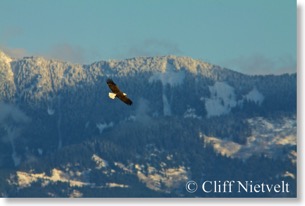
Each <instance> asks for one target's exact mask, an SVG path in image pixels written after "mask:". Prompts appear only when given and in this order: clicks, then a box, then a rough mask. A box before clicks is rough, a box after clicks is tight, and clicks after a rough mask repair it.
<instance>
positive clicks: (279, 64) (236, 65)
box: [222, 54, 296, 74]
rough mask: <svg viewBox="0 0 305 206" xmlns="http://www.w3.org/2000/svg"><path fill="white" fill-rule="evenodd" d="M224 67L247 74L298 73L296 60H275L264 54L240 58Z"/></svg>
mask: <svg viewBox="0 0 305 206" xmlns="http://www.w3.org/2000/svg"><path fill="white" fill-rule="evenodd" d="M222 65H223V66H225V67H227V68H230V69H234V70H237V71H239V72H242V73H245V74H283V73H294V72H296V60H295V59H294V58H293V57H292V56H290V55H287V56H281V57H278V58H274V59H271V58H268V57H266V56H264V55H262V54H254V55H251V56H240V57H238V58H235V59H230V60H227V61H225V62H224V63H223V64H222Z"/></svg>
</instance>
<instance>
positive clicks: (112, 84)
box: [107, 79, 122, 94]
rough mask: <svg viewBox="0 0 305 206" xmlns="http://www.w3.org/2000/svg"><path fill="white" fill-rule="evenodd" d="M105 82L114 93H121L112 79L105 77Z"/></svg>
mask: <svg viewBox="0 0 305 206" xmlns="http://www.w3.org/2000/svg"><path fill="white" fill-rule="evenodd" d="M107 84H108V87H109V88H110V89H111V91H112V92H113V93H115V94H118V93H122V92H121V91H120V89H119V87H118V86H117V85H116V84H115V83H114V82H113V81H112V79H107Z"/></svg>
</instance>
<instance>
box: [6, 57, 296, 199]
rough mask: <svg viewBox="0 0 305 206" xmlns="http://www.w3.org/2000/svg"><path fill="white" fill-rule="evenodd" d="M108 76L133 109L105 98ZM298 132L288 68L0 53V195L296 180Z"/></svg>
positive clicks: (132, 192) (151, 190)
mask: <svg viewBox="0 0 305 206" xmlns="http://www.w3.org/2000/svg"><path fill="white" fill-rule="evenodd" d="M107 78H112V79H113V81H114V82H115V83H116V84H117V85H118V86H119V88H120V89H121V90H122V91H123V92H125V93H127V95H128V97H129V98H131V100H132V101H133V105H132V106H128V105H125V104H124V103H123V102H121V101H120V100H118V99H115V100H112V99H110V98H109V97H108V93H109V92H110V90H109V88H108V86H107V84H106V80H107ZM296 130H297V127H296V74H284V75H279V76H276V75H267V76H262V75H256V76H249V75H245V74H242V73H238V72H235V71H232V70H229V69H226V68H222V67H220V66H217V65H212V64H209V63H205V62H202V61H199V60H194V59H192V58H189V57H177V56H160V57H137V58H132V59H126V60H121V61H118V60H110V61H99V62H95V63H92V64H90V65H79V64H70V63H67V62H62V61H57V60H48V59H45V58H42V57H25V58H23V59H13V58H10V57H8V56H7V55H6V54H4V53H3V52H0V139H1V141H2V144H1V145H0V173H1V179H0V185H1V186H0V194H1V196H15V197H18V196H23V195H24V196H26V195H30V196H31V195H32V196H52V197H57V196H60V197H81V196H95V197H96V196H103V195H105V196H114V197H115V196H157V197H160V196H172V197H180V196H190V195H191V194H188V193H186V191H185V188H184V185H185V182H186V181H187V180H190V179H193V180H196V179H197V180H201V179H202V178H218V177H219V178H227V177H231V178H233V177H236V178H237V177H242V178H244V179H247V178H248V179H255V178H258V177H257V176H256V175H258V174H260V175H261V176H262V177H263V178H264V180H266V181H269V180H272V181H276V180H279V179H281V178H285V180H287V181H290V182H291V184H295V182H296V179H295V177H296ZM274 162H276V164H275V163H274ZM262 163H264V164H265V167H264V169H263V170H262V167H260V164H262ZM219 165H223V166H221V167H220V166H219ZM250 165H251V166H250ZM223 168H229V169H223ZM236 168H243V170H245V172H240V171H236ZM248 168H252V169H253V168H254V169H255V170H257V173H253V172H250V171H248ZM230 171H235V173H234V174H232V173H230ZM270 171H272V172H270ZM287 174H289V175H287ZM232 175H233V177H232ZM234 175H237V176H234ZM35 188H40V189H39V190H37V189H35ZM54 188H56V189H54ZM193 195H197V196H198V194H193ZM240 195H244V194H240ZM273 195H274V194H273ZM275 195H276V194H275ZM294 195H295V190H294V191H293V192H292V193H291V194H288V196H294ZM199 196H200V195H199Z"/></svg>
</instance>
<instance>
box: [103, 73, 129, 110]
mask: <svg viewBox="0 0 305 206" xmlns="http://www.w3.org/2000/svg"><path fill="white" fill-rule="evenodd" d="M107 84H108V87H109V88H110V89H111V91H112V92H109V97H110V98H111V99H115V98H116V97H117V98H119V99H120V100H121V101H122V102H124V103H125V104H128V105H132V101H131V100H130V99H129V98H128V97H127V95H126V94H125V93H123V92H121V90H120V89H119V87H118V86H117V85H116V84H115V83H114V82H113V81H112V79H107Z"/></svg>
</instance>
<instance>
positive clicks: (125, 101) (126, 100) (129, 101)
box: [116, 92, 132, 105]
mask: <svg viewBox="0 0 305 206" xmlns="http://www.w3.org/2000/svg"><path fill="white" fill-rule="evenodd" d="M116 96H117V98H119V99H120V100H121V101H122V102H124V103H125V104H128V105H132V101H131V100H130V99H129V98H128V97H127V95H126V94H125V95H124V94H123V93H122V92H120V93H118V94H117V95H116Z"/></svg>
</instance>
